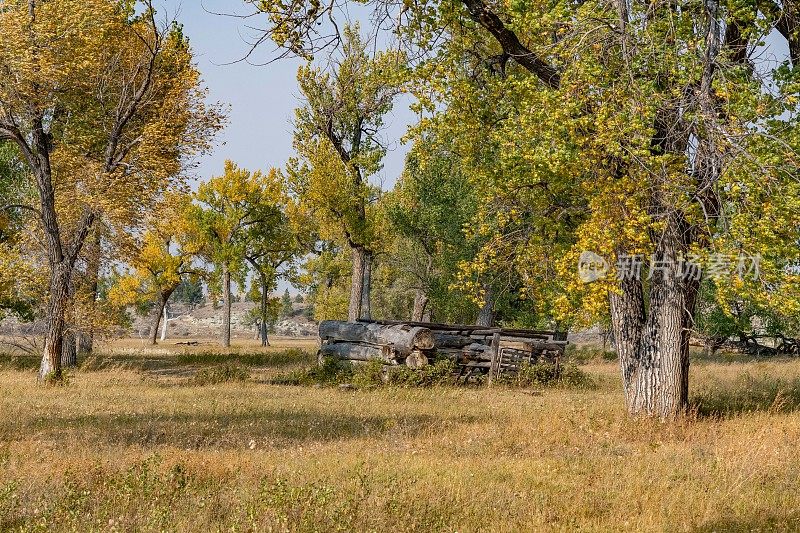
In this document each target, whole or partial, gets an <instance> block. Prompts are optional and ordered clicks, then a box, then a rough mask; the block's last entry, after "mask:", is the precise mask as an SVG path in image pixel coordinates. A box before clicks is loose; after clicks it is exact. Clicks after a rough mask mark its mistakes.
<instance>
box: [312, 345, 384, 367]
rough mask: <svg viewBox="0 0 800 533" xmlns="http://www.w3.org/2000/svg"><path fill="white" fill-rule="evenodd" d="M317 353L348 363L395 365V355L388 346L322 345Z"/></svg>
mask: <svg viewBox="0 0 800 533" xmlns="http://www.w3.org/2000/svg"><path fill="white" fill-rule="evenodd" d="M319 353H320V355H322V356H328V357H335V358H337V359H343V360H350V361H371V360H373V359H376V360H378V361H383V362H385V363H389V364H396V361H397V360H396V358H395V354H394V352H393V351H392V349H391V347H389V346H374V345H368V344H357V343H351V342H337V343H334V344H323V345H322V346H321V347H320V349H319Z"/></svg>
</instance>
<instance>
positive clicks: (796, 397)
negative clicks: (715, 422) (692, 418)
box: [690, 372, 800, 418]
mask: <svg viewBox="0 0 800 533" xmlns="http://www.w3.org/2000/svg"><path fill="white" fill-rule="evenodd" d="M690 406H691V409H692V410H693V411H694V412H696V413H697V414H698V415H699V416H701V417H711V418H714V417H729V416H735V415H738V414H742V413H749V412H770V413H788V412H793V411H797V410H798V409H800V378H793V379H783V378H777V377H774V376H770V375H767V374H763V375H759V376H754V375H752V374H750V373H749V372H746V373H744V374H742V375H740V376H738V377H737V378H736V379H734V380H732V381H728V382H715V383H713V384H711V385H706V386H704V387H702V388H699V389H698V390H696V391H694V394H693V395H692V398H691V400H690Z"/></svg>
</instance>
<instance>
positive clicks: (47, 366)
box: [39, 260, 72, 381]
mask: <svg viewBox="0 0 800 533" xmlns="http://www.w3.org/2000/svg"><path fill="white" fill-rule="evenodd" d="M71 272H72V268H71V266H70V265H68V264H67V263H66V261H63V260H62V261H61V262H59V263H56V264H55V265H53V266H52V272H51V274H50V294H49V296H48V301H47V331H46V332H45V339H44V350H43V351H42V362H41V365H40V366H39V380H40V381H42V380H50V379H52V380H56V381H57V380H59V379H61V352H62V346H63V342H64V315H65V313H66V308H67V302H68V300H69V283H70V274H71Z"/></svg>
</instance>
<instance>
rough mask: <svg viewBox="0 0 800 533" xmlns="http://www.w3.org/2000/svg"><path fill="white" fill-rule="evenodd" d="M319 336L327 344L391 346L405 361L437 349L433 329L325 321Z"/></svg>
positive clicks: (320, 327) (401, 325)
mask: <svg viewBox="0 0 800 533" xmlns="http://www.w3.org/2000/svg"><path fill="white" fill-rule="evenodd" d="M319 336H320V339H321V340H322V341H323V342H324V341H327V340H334V341H337V342H351V343H361V344H372V345H379V346H390V347H391V348H392V349H393V350H394V351H395V352H397V353H398V354H399V355H402V356H404V357H408V356H409V355H411V352H413V351H414V350H431V349H433V347H434V346H435V341H434V338H433V333H432V332H431V330H430V329H428V328H424V327H420V326H409V325H405V324H393V325H383V324H377V323H374V322H341V321H338V320H325V321H323V322H321V323H320V325H319Z"/></svg>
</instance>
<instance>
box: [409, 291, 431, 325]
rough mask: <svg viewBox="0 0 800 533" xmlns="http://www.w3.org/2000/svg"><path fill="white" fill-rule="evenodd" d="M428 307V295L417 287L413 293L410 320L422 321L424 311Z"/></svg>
mask: <svg viewBox="0 0 800 533" xmlns="http://www.w3.org/2000/svg"><path fill="white" fill-rule="evenodd" d="M427 308H428V295H427V294H425V291H423V290H422V289H417V290H416V292H415V293H414V309H413V310H412V312H411V321H412V322H422V321H423V319H424V318H425V311H426V310H427Z"/></svg>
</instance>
